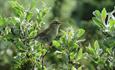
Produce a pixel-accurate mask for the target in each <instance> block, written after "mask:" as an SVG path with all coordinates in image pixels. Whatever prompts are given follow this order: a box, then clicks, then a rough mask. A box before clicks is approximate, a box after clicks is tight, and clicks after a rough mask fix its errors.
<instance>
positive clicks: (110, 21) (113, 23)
mask: <svg viewBox="0 0 115 70" xmlns="http://www.w3.org/2000/svg"><path fill="white" fill-rule="evenodd" d="M109 27H110V29H111V28H112V27H115V20H112V19H110V20H109Z"/></svg>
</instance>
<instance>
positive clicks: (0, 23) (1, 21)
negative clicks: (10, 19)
mask: <svg viewBox="0 0 115 70" xmlns="http://www.w3.org/2000/svg"><path fill="white" fill-rule="evenodd" d="M4 24H5V19H4V18H2V17H0V26H3V25H4Z"/></svg>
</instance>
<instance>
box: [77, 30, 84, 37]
mask: <svg viewBox="0 0 115 70" xmlns="http://www.w3.org/2000/svg"><path fill="white" fill-rule="evenodd" d="M84 33H85V30H84V29H79V30H78V34H77V37H78V38H79V37H81V36H82V35H83V34H84Z"/></svg>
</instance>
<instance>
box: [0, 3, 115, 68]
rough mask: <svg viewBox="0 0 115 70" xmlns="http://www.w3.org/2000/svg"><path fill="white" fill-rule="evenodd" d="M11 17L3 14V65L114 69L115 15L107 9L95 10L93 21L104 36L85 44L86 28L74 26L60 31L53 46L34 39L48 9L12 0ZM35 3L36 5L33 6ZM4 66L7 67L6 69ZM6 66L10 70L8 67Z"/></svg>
mask: <svg viewBox="0 0 115 70" xmlns="http://www.w3.org/2000/svg"><path fill="white" fill-rule="evenodd" d="M9 5H10V7H11V10H12V14H13V15H12V16H11V17H3V16H1V17H0V68H1V69H2V70H4V68H5V67H4V66H6V65H7V64H8V65H9V67H8V69H11V70H53V69H54V70H55V69H57V70H77V69H78V70H114V69H115V19H114V18H115V17H113V13H115V10H113V11H112V12H110V13H109V12H107V11H106V9H105V8H103V10H102V11H101V12H100V11H99V10H96V11H94V12H93V15H94V17H93V18H92V23H93V24H94V25H95V26H97V27H98V29H97V30H96V31H97V32H100V33H102V38H101V39H98V40H95V41H94V42H93V45H92V43H90V42H88V44H89V45H88V46H87V45H85V46H84V45H83V42H84V41H85V38H84V37H83V36H84V34H85V31H86V30H84V29H82V28H78V29H77V30H75V29H73V28H72V27H69V28H67V29H66V30H60V32H61V33H62V35H61V36H60V37H59V38H56V39H55V40H53V41H52V46H50V47H48V48H47V45H44V44H43V43H41V42H39V41H35V40H32V39H31V38H33V37H35V36H36V35H37V33H39V32H40V30H41V29H42V26H43V25H44V24H46V23H45V21H44V20H45V16H46V15H47V14H48V11H49V8H48V7H46V6H43V7H41V8H36V7H31V8H28V9H27V8H25V7H24V6H23V5H21V4H20V3H18V2H17V1H9ZM32 6H33V5H32ZM3 67H4V68H3ZM8 69H7V70H8Z"/></svg>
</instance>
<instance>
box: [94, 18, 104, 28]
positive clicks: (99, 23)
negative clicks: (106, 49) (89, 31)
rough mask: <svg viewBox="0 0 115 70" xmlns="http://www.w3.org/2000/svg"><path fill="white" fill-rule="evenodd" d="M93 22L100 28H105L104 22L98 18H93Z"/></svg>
mask: <svg viewBox="0 0 115 70" xmlns="http://www.w3.org/2000/svg"><path fill="white" fill-rule="evenodd" d="M92 20H93V22H94V23H95V24H96V25H97V26H98V27H100V28H104V25H103V22H102V21H101V19H99V18H97V17H93V18H92Z"/></svg>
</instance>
